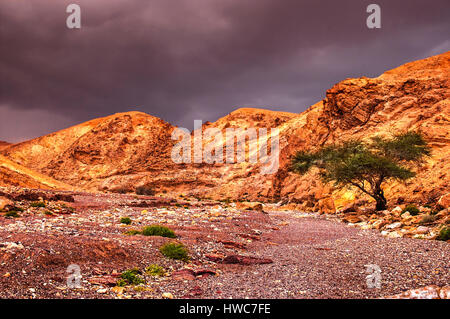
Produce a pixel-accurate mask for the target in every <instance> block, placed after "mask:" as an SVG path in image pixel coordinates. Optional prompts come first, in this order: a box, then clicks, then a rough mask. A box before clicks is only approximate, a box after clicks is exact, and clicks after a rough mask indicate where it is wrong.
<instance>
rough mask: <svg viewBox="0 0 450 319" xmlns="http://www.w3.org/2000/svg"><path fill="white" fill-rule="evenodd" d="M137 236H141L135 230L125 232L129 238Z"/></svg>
mask: <svg viewBox="0 0 450 319" xmlns="http://www.w3.org/2000/svg"><path fill="white" fill-rule="evenodd" d="M139 234H141V232H140V231H139V230H137V229H131V230H129V231H127V232H125V235H131V236H134V235H139Z"/></svg>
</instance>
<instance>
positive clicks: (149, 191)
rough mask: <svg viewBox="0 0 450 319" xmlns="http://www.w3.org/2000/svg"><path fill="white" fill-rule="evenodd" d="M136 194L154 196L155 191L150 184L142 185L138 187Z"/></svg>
mask: <svg viewBox="0 0 450 319" xmlns="http://www.w3.org/2000/svg"><path fill="white" fill-rule="evenodd" d="M135 192H136V194H137V195H147V196H154V195H155V191H154V189H153V188H152V187H151V186H150V185H142V186H138V187H136V191H135Z"/></svg>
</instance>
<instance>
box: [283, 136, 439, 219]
mask: <svg viewBox="0 0 450 319" xmlns="http://www.w3.org/2000/svg"><path fill="white" fill-rule="evenodd" d="M430 150H431V149H430V147H429V146H428V143H427V142H426V141H425V139H424V137H423V135H422V134H421V133H420V132H406V133H401V134H397V135H394V137H393V138H383V137H374V138H372V139H371V141H370V142H363V141H362V140H349V141H347V142H345V143H343V144H340V145H336V144H335V145H328V146H325V147H322V148H320V149H319V150H317V151H313V152H308V151H300V152H298V153H297V154H296V155H295V156H294V158H293V159H292V162H291V170H293V171H294V172H297V173H299V174H305V173H307V172H308V171H309V170H310V169H311V168H312V167H317V168H319V171H320V175H321V177H322V179H323V181H324V182H326V183H328V182H334V185H335V186H336V187H340V188H342V187H356V188H357V189H359V190H360V191H361V192H363V193H364V194H366V195H369V196H371V197H372V198H373V199H375V201H376V209H377V210H378V211H380V210H385V209H386V208H387V199H386V197H385V196H384V191H383V183H384V182H387V181H390V180H397V181H400V182H404V181H406V180H408V179H410V178H412V177H414V176H415V173H414V172H412V171H411V170H410V167H411V166H412V165H418V164H420V163H421V162H422V161H423V158H424V157H425V156H429V155H430V153H431V151H430Z"/></svg>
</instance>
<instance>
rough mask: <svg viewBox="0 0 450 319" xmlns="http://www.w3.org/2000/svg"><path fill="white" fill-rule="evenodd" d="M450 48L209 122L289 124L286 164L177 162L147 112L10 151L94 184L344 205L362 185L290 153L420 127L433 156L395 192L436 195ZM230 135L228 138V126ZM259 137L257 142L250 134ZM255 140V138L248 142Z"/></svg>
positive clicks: (447, 146) (284, 135) (448, 125)
mask: <svg viewBox="0 0 450 319" xmlns="http://www.w3.org/2000/svg"><path fill="white" fill-rule="evenodd" d="M448 74H450V52H447V53H444V54H441V55H438V56H434V57H430V58H428V59H424V60H420V61H416V62H411V63H408V64H405V65H403V66H401V67H399V68H396V69H393V70H390V71H387V72H385V73H384V74H382V75H381V76H379V77H377V78H366V77H362V78H357V79H347V80H344V81H342V82H340V83H338V84H336V85H334V86H333V87H332V88H331V89H329V90H328V91H327V92H326V98H325V99H324V100H323V101H320V102H318V103H316V104H315V105H313V106H311V107H310V108H309V109H308V110H307V111H305V112H303V113H301V114H292V113H285V112H274V111H267V110H259V109H248V108H246V109H238V110H236V111H234V112H232V113H231V114H229V115H227V116H225V117H223V118H221V119H219V120H217V121H216V122H214V123H209V122H207V123H204V125H203V129H207V128H217V129H218V130H220V131H221V132H225V130H226V129H227V128H233V127H239V128H244V129H245V128H251V127H254V128H261V127H265V128H274V127H277V128H278V129H279V131H280V137H279V141H280V150H281V152H280V163H279V164H280V169H279V170H278V171H277V172H276V173H274V174H270V175H262V174H260V169H261V164H252V163H238V164H206V163H201V164H175V163H174V162H173V161H172V159H171V151H172V148H173V146H174V144H175V141H173V140H172V139H171V134H172V132H173V130H174V127H173V126H172V125H170V124H168V123H166V122H164V121H162V120H161V119H158V118H156V117H153V116H150V115H147V114H144V113H140V112H131V113H121V114H115V115H112V116H108V117H105V118H101V119H96V120H92V121H89V122H86V123H83V124H80V125H77V126H75V127H71V128H68V129H66V130H62V131H59V132H56V133H53V134H50V135H48V136H44V137H41V138H38V139H35V140H31V141H27V142H24V143H21V144H17V145H11V146H9V147H7V148H6V149H4V150H3V151H2V153H3V154H4V155H5V156H7V157H8V158H9V159H11V160H13V161H14V162H16V163H18V164H20V165H23V166H25V167H28V168H31V169H34V170H36V171H39V172H40V173H42V174H46V175H49V176H51V177H52V178H54V179H56V180H59V181H62V182H64V183H68V184H71V185H80V186H82V187H84V188H86V189H89V190H110V191H121V192H122V191H123V192H126V191H130V192H131V191H134V189H135V188H136V187H137V186H141V185H147V186H148V187H149V188H151V189H153V190H154V191H155V192H157V193H158V192H160V193H162V192H164V193H173V194H180V193H190V194H192V195H196V196H200V197H212V198H216V199H226V198H230V199H247V200H261V201H279V200H284V201H290V202H296V203H301V204H302V205H303V208H305V209H317V208H321V207H326V208H328V209H330V210H334V209H335V208H339V207H342V206H344V205H345V204H346V203H348V202H350V201H353V200H354V199H355V197H356V196H358V197H359V195H360V194H356V193H354V191H353V190H346V191H336V190H333V189H331V188H330V187H324V186H323V185H322V183H321V182H320V180H319V179H318V176H316V175H315V173H314V172H311V173H309V174H308V175H305V176H303V177H301V176H298V175H296V174H293V173H291V172H289V170H288V166H289V162H290V158H291V157H292V155H293V154H295V152H296V151H298V150H301V149H314V148H316V147H318V146H321V145H325V144H328V143H332V142H339V141H343V140H346V139H349V138H369V137H372V136H375V135H386V134H391V133H395V132H400V131H403V130H408V129H419V130H422V131H423V133H424V134H425V136H426V138H427V140H428V141H429V142H430V144H431V146H432V148H433V153H432V157H431V158H430V159H429V160H428V161H427V163H426V164H425V165H424V166H423V167H422V168H421V169H420V171H419V172H418V175H417V177H416V178H414V179H413V180H411V181H410V182H409V183H408V184H406V185H397V184H395V183H393V184H390V185H387V191H386V192H387V196H388V197H389V198H392V199H393V200H395V201H397V200H406V201H410V200H419V201H421V202H433V201H436V199H437V198H438V197H439V196H441V195H443V194H445V193H449V192H450V176H449V168H450V91H449V77H448ZM224 136H225V139H224V141H223V142H219V143H223V144H224V143H225V142H226V140H227V139H226V135H224ZM249 143H250V145H252V144H255V143H257V139H256V138H250V141H249ZM249 147H250V146H247V148H249Z"/></svg>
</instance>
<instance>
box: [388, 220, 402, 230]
mask: <svg viewBox="0 0 450 319" xmlns="http://www.w3.org/2000/svg"><path fill="white" fill-rule="evenodd" d="M400 227H402V223H401V222H396V223H392V224H390V225H387V226H386V228H387V229H396V228H400Z"/></svg>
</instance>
